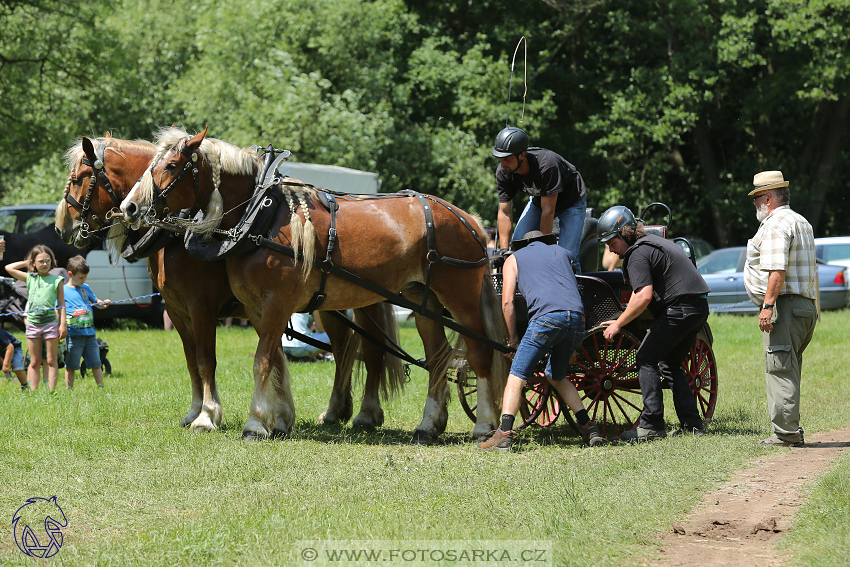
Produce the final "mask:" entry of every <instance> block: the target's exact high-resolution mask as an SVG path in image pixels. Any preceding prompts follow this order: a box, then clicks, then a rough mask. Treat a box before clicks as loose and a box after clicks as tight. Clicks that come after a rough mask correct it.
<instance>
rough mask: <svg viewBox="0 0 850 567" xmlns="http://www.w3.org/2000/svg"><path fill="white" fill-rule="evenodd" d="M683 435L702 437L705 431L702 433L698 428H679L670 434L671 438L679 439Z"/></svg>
mask: <svg viewBox="0 0 850 567" xmlns="http://www.w3.org/2000/svg"><path fill="white" fill-rule="evenodd" d="M683 435H693V436H694V437H702V436H703V435H705V431H703V430H702V429H700V428H699V427H680V428H679V429H677V430H676V431H674V432H673V433H672V435H671V437H681V436H683Z"/></svg>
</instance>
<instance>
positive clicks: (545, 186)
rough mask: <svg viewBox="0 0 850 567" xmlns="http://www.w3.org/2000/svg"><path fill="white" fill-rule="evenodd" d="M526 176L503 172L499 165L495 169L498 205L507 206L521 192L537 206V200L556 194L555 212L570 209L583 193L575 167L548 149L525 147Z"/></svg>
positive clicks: (582, 184) (582, 182) (580, 179)
mask: <svg viewBox="0 0 850 567" xmlns="http://www.w3.org/2000/svg"><path fill="white" fill-rule="evenodd" d="M525 155H526V159H527V160H528V174H527V175H519V174H518V173H505V171H504V170H503V169H502V166H501V164H500V165H499V166H498V167H497V168H496V187H497V188H498V190H499V202H500V203H509V202H511V200H513V198H514V196H515V195H516V194H517V193H518V192H519V191H522V192H524V193H527V194H528V195H531V196H532V199H531V202H532V203H534V204H535V205H536V206H538V207H540V197H547V196H549V195H558V201H557V203H556V204H555V212H556V213H560V212H561V211H563V210H565V209H568V208H570V207H571V206H572V205H573V204H574V203H575V202H576V201H577V200H578V199H579V197H581V196H582V195H584V194H585V191H586V190H587V189H586V187H585V185H584V179H582V177H581V173H579V172H578V170H577V169H576V167H575V166H574V165H573V164H571V163H570V162H568V161H567V160H565V159H564V158H562V157H561V156H559V155H558V154H556V153H555V152H553V151H550V150H544V149H543V148H529V149H528V151H527V152H526V154H525Z"/></svg>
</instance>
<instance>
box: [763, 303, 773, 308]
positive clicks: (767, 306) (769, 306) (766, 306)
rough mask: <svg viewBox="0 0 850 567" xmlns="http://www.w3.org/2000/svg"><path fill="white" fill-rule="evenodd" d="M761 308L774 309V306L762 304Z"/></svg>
mask: <svg viewBox="0 0 850 567" xmlns="http://www.w3.org/2000/svg"><path fill="white" fill-rule="evenodd" d="M761 308H762V309H773V305H770V304H769V303H762V304H761Z"/></svg>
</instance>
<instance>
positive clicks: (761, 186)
mask: <svg viewBox="0 0 850 567" xmlns="http://www.w3.org/2000/svg"><path fill="white" fill-rule="evenodd" d="M753 185H755V186H756V188H755V189H753V190H752V191H750V192H749V193H747V194H748V195H755V194H756V193H761V192H762V191H767V190H768V189H776V188H778V187H788V182H787V181H785V178H784V177H782V172H781V171H762V172H761V173H756V175H755V177H753Z"/></svg>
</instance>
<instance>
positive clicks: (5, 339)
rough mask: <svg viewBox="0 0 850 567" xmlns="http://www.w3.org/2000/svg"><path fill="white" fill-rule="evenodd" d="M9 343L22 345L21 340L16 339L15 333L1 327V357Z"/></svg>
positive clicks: (17, 345) (15, 345)
mask: <svg viewBox="0 0 850 567" xmlns="http://www.w3.org/2000/svg"><path fill="white" fill-rule="evenodd" d="M9 345H12V346H14V347H16V348H17V347H19V346H21V341H19V340H18V339H16V338H15V335H13V334H12V333H10V332H8V331H4V330H3V329H0V358H2V357H3V356H5V354H6V347H8V346H9Z"/></svg>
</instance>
